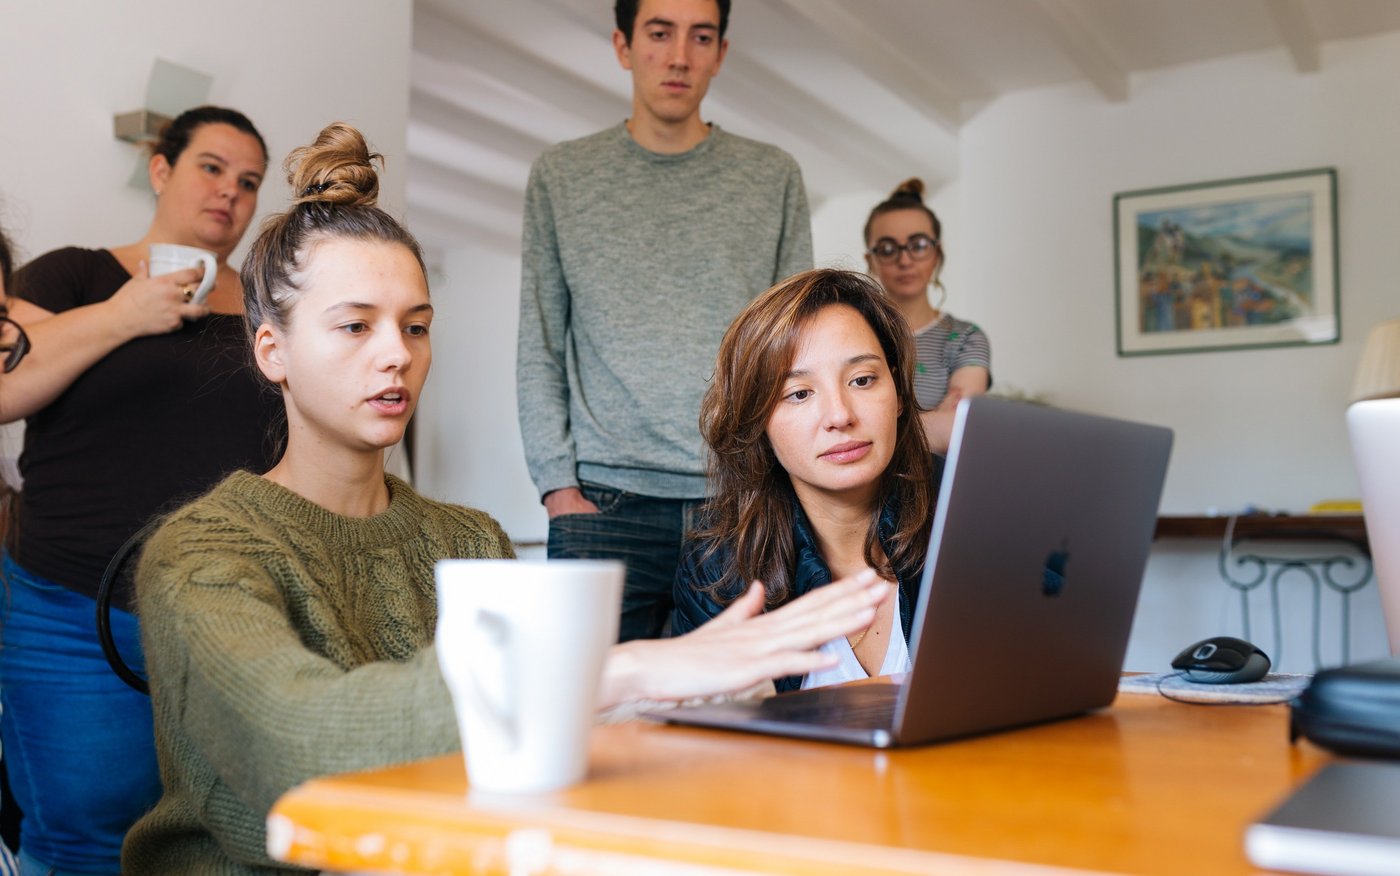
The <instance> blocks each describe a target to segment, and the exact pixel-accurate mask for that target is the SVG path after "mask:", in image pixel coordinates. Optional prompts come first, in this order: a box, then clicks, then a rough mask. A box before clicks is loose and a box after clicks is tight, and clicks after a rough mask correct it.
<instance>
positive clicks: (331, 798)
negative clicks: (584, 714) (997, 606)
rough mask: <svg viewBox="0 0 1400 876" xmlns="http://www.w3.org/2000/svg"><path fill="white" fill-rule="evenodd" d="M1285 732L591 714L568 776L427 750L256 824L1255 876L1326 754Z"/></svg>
mask: <svg viewBox="0 0 1400 876" xmlns="http://www.w3.org/2000/svg"><path fill="white" fill-rule="evenodd" d="M1286 728H1287V712H1286V710H1285V708H1284V707H1283V706H1254V707H1244V706H1191V705H1184V704H1180V703H1174V702H1170V701H1167V700H1164V699H1161V698H1159V697H1155V696H1144V695H1127V694H1125V695H1121V696H1119V698H1118V701H1117V702H1116V703H1115V705H1114V706H1113V707H1112V708H1111V709H1107V710H1104V711H1101V712H1098V713H1096V714H1092V715H1089V716H1085V717H1081V718H1077V719H1074V720H1070V721H1061V722H1056V723H1052V724H1045V725H1041V726H1038V727H1032V728H1028V729H1024V730H1018V731H1013V732H1009V733H1002V734H997V735H993V736H984V737H979V738H975V739H970V740H964V741H960V742H953V743H945V744H941V745H932V746H926V747H922V748H914V749H907V750H896V751H891V752H884V753H881V752H876V751H873V750H865V749H859V748H850V747H845V746H840V745H833V744H824V743H815V742H796V741H789V740H782V739H774V738H767V737H761V736H750V735H745V734H737V733H726V732H723V731H709V730H691V729H680V728H674V727H667V726H661V725H654V724H649V723H643V722H633V723H629V724H619V725H612V726H604V727H599V728H597V730H596V732H595V734H594V738H593V743H592V760H591V767H590V774H589V778H588V781H586V782H585V783H584V784H582V785H580V786H577V787H575V788H571V789H569V790H567V791H563V792H559V793H555V794H548V795H542V796H538V797H535V798H518V799H496V800H492V799H490V798H484V797H482V798H478V797H468V796H467V794H466V780H465V777H464V774H463V767H462V762H461V758H460V757H455V756H453V757H444V758H437V759H433V760H427V761H422V762H419V763H415V764H411V765H408V766H403V767H397V768H390V769H384V770H379V771H375V772H370V773H361V774H354V775H348V776H338V777H331V778H325V779H318V780H316V781H313V782H310V783H308V784H306V785H303V786H301V787H299V788H297V789H294V790H293V791H291V792H290V793H288V794H287V795H286V796H284V797H283V798H282V799H281V800H280V801H279V802H278V804H277V805H276V807H275V808H274V809H273V811H272V814H271V816H270V817H269V836H270V837H271V838H272V840H271V842H270V845H272V846H273V848H274V849H275V853H276V854H277V856H278V857H281V858H283V859H285V860H287V861H290V862H295V863H299V864H305V865H309V866H313V867H321V868H326V869H330V870H341V871H345V870H375V871H385V872H403V873H410V874H420V873H421V874H429V873H432V874H441V873H487V874H494V873H500V874H506V873H511V874H516V873H561V874H562V873H570V874H576V873H598V874H609V876H614V874H619V876H626V874H665V873H676V874H687V876H692V874H701V873H717V872H720V871H723V872H726V873H735V872H742V873H760V872H764V873H766V872H778V873H792V874H804V876H818V874H821V876H826V874H833V876H834V874H843V876H845V874H852V873H872V874H873V873H880V874H914V873H918V874H987V873H993V872H995V873H999V874H1026V876H1030V874H1051V873H1067V872H1075V873H1083V872H1092V873H1129V874H1180V873H1200V874H1212V876H1229V874H1236V873H1252V872H1255V871H1254V870H1253V869H1252V868H1251V867H1250V865H1249V863H1248V861H1247V860H1246V859H1245V857H1244V852H1243V845H1242V837H1243V831H1244V829H1245V827H1246V825H1248V824H1249V823H1250V822H1251V821H1252V820H1253V819H1254V818H1255V817H1257V816H1259V815H1260V814H1262V812H1263V811H1265V810H1267V809H1268V808H1270V807H1271V806H1272V805H1273V804H1274V803H1275V802H1276V801H1278V800H1279V799H1280V798H1281V797H1282V796H1283V795H1284V794H1285V793H1286V792H1288V791H1289V790H1290V789H1291V788H1293V787H1294V786H1296V785H1297V784H1299V783H1300V782H1301V781H1302V780H1303V779H1304V778H1305V777H1307V776H1308V775H1310V774H1311V773H1312V772H1313V771H1314V770H1315V769H1316V768H1317V767H1318V766H1320V765H1321V764H1322V763H1324V762H1325V761H1326V760H1327V759H1328V757H1329V756H1328V755H1327V754H1325V753H1324V752H1322V751H1321V750H1319V749H1316V748H1313V747H1311V746H1310V745H1308V744H1307V743H1300V745H1299V746H1298V747H1292V746H1290V745H1289V744H1288V740H1287V730H1286ZM530 856H535V863H537V864H538V865H539V866H538V867H531V866H526V865H524V864H522V862H528V860H529V859H530ZM512 863H514V864H516V865H519V866H518V867H517V868H516V869H512Z"/></svg>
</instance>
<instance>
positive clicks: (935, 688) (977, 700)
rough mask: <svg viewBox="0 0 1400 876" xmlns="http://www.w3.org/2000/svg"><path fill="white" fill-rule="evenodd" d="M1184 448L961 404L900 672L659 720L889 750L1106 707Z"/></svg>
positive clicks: (687, 710)
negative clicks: (1173, 459)
mask: <svg viewBox="0 0 1400 876" xmlns="http://www.w3.org/2000/svg"><path fill="white" fill-rule="evenodd" d="M1171 443H1172V433H1171V430H1169V429H1164V428H1161V427H1158V426H1148V425H1143V424H1139V423H1129V422H1125V421H1123V420H1114V419H1109V418H1105V417H1097V416H1090V415H1087V414H1078V413H1072V412H1070V411H1064V410H1057V409H1054V408H1046V407H1037V406H1034V405H1026V404H1018V403H1015V402H1008V401H1002V400H999V399H991V398H987V397H985V396H979V397H977V398H973V399H968V400H964V401H962V402H961V403H960V404H959V405H958V411H957V417H956V420H955V422H954V426H953V435H952V442H951V447H950V448H949V451H948V458H947V465H946V467H945V469H944V473H943V482H942V486H941V489H940V491H939V495H938V505H937V509H936V511H935V513H934V520H933V532H932V535H931V537H930V542H929V550H928V556H927V559H926V561H925V563H924V574H923V579H922V581H921V582H920V588H921V594H922V596H921V598H920V599H919V600H918V606H917V608H916V610H915V613H914V623H913V630H912V636H911V639H910V642H909V654H910V660H911V662H912V668H911V670H910V671H909V672H908V673H907V674H906V675H905V676H904V678H903V680H902V681H901V682H899V683H888V682H857V683H853V684H845V685H836V686H832V687H826V688H814V689H811V690H805V691H797V692H793V693H787V694H779V695H778V696H774V697H769V698H768V699H764V700H749V701H742V702H732V703H716V704H708V705H701V706H690V707H683V708H677V709H672V710H670V711H665V712H656V713H652V714H651V715H650V716H649V717H652V718H656V719H659V720H662V721H667V722H671V723H676V724H689V725H698V726H703V727H720V728H726V729H734V730H746V731H751V732H757V733H772V734H778V735H783V736H798V737H803V738H808V739H826V740H831V741H836V742H847V743H853V744H857V745H870V746H875V747H878V748H888V747H892V746H899V745H919V744H922V743H927V742H936V741H939V740H944V739H952V738H955V737H959V736H968V735H972V734H976V733H985V732H988V731H992V730H1001V729H1005V728H1009V727H1016V726H1020V725H1024V724H1031V723H1035V722H1040V721H1048V720H1051V719H1054V718H1063V717H1068V716H1070V715H1077V714H1080V713H1083V712H1086V711H1089V710H1091V709H1096V708H1100V707H1102V706H1106V705H1108V704H1109V703H1111V702H1112V701H1113V698H1114V696H1115V694H1116V692H1117V689H1118V677H1119V674H1120V673H1121V670H1122V666H1123V655H1124V653H1125V652H1126V650H1127V647H1128V633H1129V631H1130V630H1131V628H1132V623H1133V611H1134V610H1135V609H1136V607H1137V599H1138V591H1139V589H1140V587H1141V584H1142V575H1143V570H1144V568H1145V567H1146V564H1147V556H1148V552H1149V550H1150V549H1151V546H1152V534H1153V530H1154V529H1155V527H1156V522H1157V504H1158V502H1159V500H1160V498H1161V493H1162V482H1163V480H1164V478H1165V477H1166V471H1167V457H1168V455H1169V453H1170V451H1171Z"/></svg>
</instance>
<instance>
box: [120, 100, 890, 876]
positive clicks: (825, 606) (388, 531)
mask: <svg viewBox="0 0 1400 876" xmlns="http://www.w3.org/2000/svg"><path fill="white" fill-rule="evenodd" d="M377 158H378V156H377V155H375V154H373V153H371V152H370V151H369V148H368V147H367V146H366V144H365V142H364V139H363V137H362V136H361V135H360V133H359V132H358V131H356V130H355V129H354V128H351V127H349V126H348V125H344V124H340V123H337V124H333V125H330V126H329V127H327V128H326V129H325V130H323V131H322V132H321V134H320V135H319V136H318V137H317V138H316V140H315V142H314V143H312V144H311V145H310V146H306V147H303V148H300V149H297V150H295V151H294V152H293V153H292V154H291V155H290V156H289V157H288V159H287V167H288V179H289V181H290V182H291V185H292V191H293V192H294V193H295V195H296V201H295V203H294V204H293V205H292V207H291V209H289V210H288V211H287V212H285V213H283V214H281V215H278V216H274V217H273V218H271V219H270V220H268V222H267V224H266V225H265V226H264V227H263V229H262V232H261V234H260V235H259V236H258V239H257V241H256V242H255V243H254V244H253V247H252V249H251V251H250V252H249V254H248V258H247V259H246V260H245V262H244V264H243V287H244V296H245V311H246V318H247V329H248V334H249V339H250V342H251V344H252V348H253V357H254V359H255V361H256V363H257V367H258V369H259V370H260V371H261V372H262V374H263V376H264V377H265V378H266V379H267V380H268V381H269V382H270V383H271V384H272V385H273V386H275V387H276V388H277V390H278V391H279V393H280V395H281V397H282V399H283V402H284V403H285V406H286V413H287V423H288V434H287V445H286V450H285V452H284V453H283V455H282V457H281V459H280V460H278V462H277V463H276V465H274V466H272V467H271V469H270V470H267V471H266V473H265V474H261V475H259V474H253V473H251V472H247V471H241V472H235V473H234V474H232V475H230V476H229V477H228V478H226V479H225V480H224V481H223V482H222V483H220V484H219V485H218V486H217V487H215V488H214V489H213V490H212V491H210V492H209V493H208V494H206V495H205V496H203V497H202V498H200V499H198V500H196V501H194V502H193V503H191V504H189V505H187V506H186V507H184V508H183V509H181V510H179V511H177V512H175V513H174V514H171V515H170V516H169V517H168V518H167V519H166V520H165V522H164V524H163V525H162V526H161V528H160V529H159V530H158V531H157V532H156V533H155V535H154V536H152V537H151V539H150V540H149V541H148V542H147V545H146V550H145V552H144V554H143V555H142V558H141V563H140V566H139V567H138V570H137V594H138V603H139V605H140V608H141V616H142V619H143V629H142V633H143V637H144V642H145V648H146V659H147V663H148V666H149V672H150V680H151V697H152V701H153V703H154V706H155V713H156V731H157V739H158V740H159V748H160V751H159V756H160V764H161V775H162V778H163V779H164V785H165V793H164V796H163V797H162V798H161V800H160V803H159V804H157V805H156V807H155V809H153V810H152V811H151V812H150V813H149V814H148V815H147V816H146V817H145V818H143V819H142V820H141V821H140V822H139V823H138V824H137V825H136V827H134V828H133V829H132V831H131V834H130V836H129V837H128V839H127V843H126V848H125V850H124V856H123V863H124V865H125V872H129V873H140V874H142V876H163V874H186V873H201V874H253V873H267V872H272V871H276V872H283V871H282V870H279V869H277V868H278V865H277V864H276V863H275V862H273V861H272V860H270V859H269V858H268V855H267V838H266V833H265V824H266V818H267V813H268V810H269V809H270V808H271V807H272V805H273V803H274V802H275V801H276V800H277V798H278V797H279V796H280V795H282V794H283V793H285V792H286V791H287V790H289V789H290V788H292V787H293V786H294V785H297V784H298V783H300V782H303V781H305V780H307V779H309V778H312V777H313V776H317V775H323V774H326V773H333V772H343V771H346V770H357V769H368V768H371V767H376V766H382V765H386V764H390V763H395V762H401V761H406V760H410V759H415V758H422V757H428V756H432V755H438V754H443V753H447V752H450V751H454V750H458V749H459V748H460V746H461V742H460V740H459V737H458V731H457V723H456V718H455V715H454V712H453V707H452V701H451V696H450V694H449V693H448V690H447V687H446V685H445V683H444V681H443V679H442V675H441V671H440V670H439V668H438V662H437V659H436V656H435V652H434V650H433V648H432V636H433V625H434V623H435V621H436V614H437V609H436V594H435V590H434V583H433V565H434V563H435V562H436V561H437V560H439V559H444V558H448V557H466V558H472V557H475V558H500V557H509V556H511V554H512V550H511V544H510V541H509V539H508V538H507V537H506V535H505V533H504V532H503V531H502V530H501V528H500V526H499V525H498V524H497V523H496V522H495V521H494V520H492V519H491V518H490V517H488V516H487V515H486V514H483V513H482V512H480V511H474V510H471V509H468V508H461V507H457V506H454V505H448V504H444V503H441V502H435V501H432V500H429V499H426V498H424V497H422V496H420V495H418V494H417V493H415V492H414V491H413V489H412V488H410V487H409V486H408V484H406V483H404V482H403V481H401V480H399V479H397V478H395V477H393V476H392V475H388V474H386V473H385V472H384V466H383V456H384V450H385V448H387V447H391V446H392V445H393V444H395V443H396V442H397V441H398V440H399V438H400V437H401V436H402V435H403V432H404V429H405V428H406V426H407V424H408V420H409V417H410V416H412V414H413V410H414V406H415V405H416V403H417V401H418V397H419V394H420V393H421V391H422V388H423V383H424V380H425V379H426V378H427V376H428V367H429V365H430V364H431V361H432V345H431V342H430V340H429V338H430V328H431V326H432V323H433V306H432V302H431V299H430V298H429V295H428V282H427V277H426V273H425V271H424V269H423V259H422V255H421V252H420V250H419V247H418V243H417V242H416V241H415V240H414V239H413V236H412V235H410V234H409V233H408V232H407V231H406V230H405V229H404V228H403V227H402V226H401V225H399V223H398V222H396V221H395V220H394V219H393V218H392V217H390V216H389V215H388V214H387V213H385V212H384V211H383V210H381V209H379V208H378V207H376V206H375V193H376V191H377V190H378V174H377V173H376V171H375V168H374V161H375V160H376V159H377ZM826 591H827V592H825V593H823V594H818V595H817V596H816V597H814V598H811V599H807V600H803V601H802V602H801V603H799V604H795V605H793V606H791V607H789V608H787V609H784V610H783V611H780V612H773V613H766V614H760V611H761V609H762V593H761V591H760V590H759V589H756V588H754V589H751V590H750V591H749V592H748V593H747V594H746V595H743V596H741V597H740V598H739V599H737V600H736V601H735V605H734V607H733V608H732V609H731V610H730V611H728V612H726V613H725V614H724V615H722V616H721V617H720V618H717V619H716V621H715V622H714V623H712V624H710V625H708V626H707V627H706V629H704V630H702V631H700V632H698V633H696V634H695V635H692V636H682V637H680V638H675V639H653V640H640V639H639V640H636V641H632V642H627V643H625V644H621V645H615V646H613V648H612V649H611V650H610V652H609V655H608V658H607V660H606V662H605V666H604V670H603V678H602V684H601V686H600V694H599V699H600V701H599V703H598V705H599V707H600V708H605V707H609V706H612V705H616V704H621V703H624V702H628V701H633V700H639V699H648V700H678V699H685V698H688V697H692V696H702V695H709V694H716V693H723V692H729V691H737V690H744V689H746V688H748V687H750V686H752V685H754V684H755V683H757V682H759V681H762V680H764V679H767V678H772V677H775V676H780V675H787V674H791V673H794V672H798V673H801V672H808V671H811V670H812V669H816V668H820V667H822V666H826V665H828V663H829V660H828V659H827V658H825V657H824V656H822V655H820V654H818V653H817V652H815V651H814V650H813V649H814V648H815V647H816V646H817V645H818V644H820V643H821V642H823V641H826V640H827V639H830V638H832V637H833V636H842V635H845V634H846V633H848V632H851V631H852V630H854V629H859V627H860V626H861V625H864V624H868V623H869V622H870V621H871V619H872V618H873V616H874V614H875V612H876V610H877V606H878V605H879V604H881V602H882V601H883V600H884V599H885V597H886V595H887V594H888V592H889V588H888V586H887V585H886V584H884V582H882V581H880V580H879V579H878V577H877V576H875V575H865V576H856V577H855V578H853V579H852V580H849V581H845V582H841V583H838V584H835V585H832V586H831V587H829V588H826ZM285 872H294V870H293V868H286V870H285ZM295 872H299V871H295Z"/></svg>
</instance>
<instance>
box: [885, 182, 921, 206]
mask: <svg viewBox="0 0 1400 876" xmlns="http://www.w3.org/2000/svg"><path fill="white" fill-rule="evenodd" d="M896 198H911V199H913V200H915V201H918V202H919V203H920V204H922V203H923V202H924V181H923V180H921V179H919V178H918V177H917V176H913V177H910V178H909V179H906V180H905V181H904V182H902V183H900V184H899V185H898V186H896V187H895V190H894V191H893V192H892V193H891V194H890V200H891V201H893V200H895V199H896Z"/></svg>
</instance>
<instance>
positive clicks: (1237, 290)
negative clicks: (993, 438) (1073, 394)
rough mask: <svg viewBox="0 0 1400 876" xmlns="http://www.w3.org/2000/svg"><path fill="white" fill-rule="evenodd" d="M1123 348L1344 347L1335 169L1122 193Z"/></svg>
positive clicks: (1117, 224)
mask: <svg viewBox="0 0 1400 876" xmlns="http://www.w3.org/2000/svg"><path fill="white" fill-rule="evenodd" d="M1113 229H1114V237H1115V244H1116V248H1115V254H1114V265H1115V268H1116V270H1117V296H1116V309H1117V316H1118V320H1117V321H1118V355H1120V356H1144V355H1154V354H1159V353H1180V352H1197V351H1204V350H1235V349H1242V348H1248V347H1277V346H1285V345H1292V344H1335V343H1336V342H1337V341H1338V340H1340V338H1341V332H1340V325H1341V318H1340V313H1339V301H1338V290H1337V172H1336V170H1335V169H1333V168H1322V169H1318V170H1304V171H1298V172H1296V173H1280V174H1274V175H1271V176H1257V177H1250V178H1247V179H1232V180H1223V181H1220V182H1208V183H1197V184H1195V185H1185V186H1173V187H1170V188H1160V189H1145V190H1142V191H1136V192H1123V193H1121V194H1118V195H1115V196H1114V198H1113Z"/></svg>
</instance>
